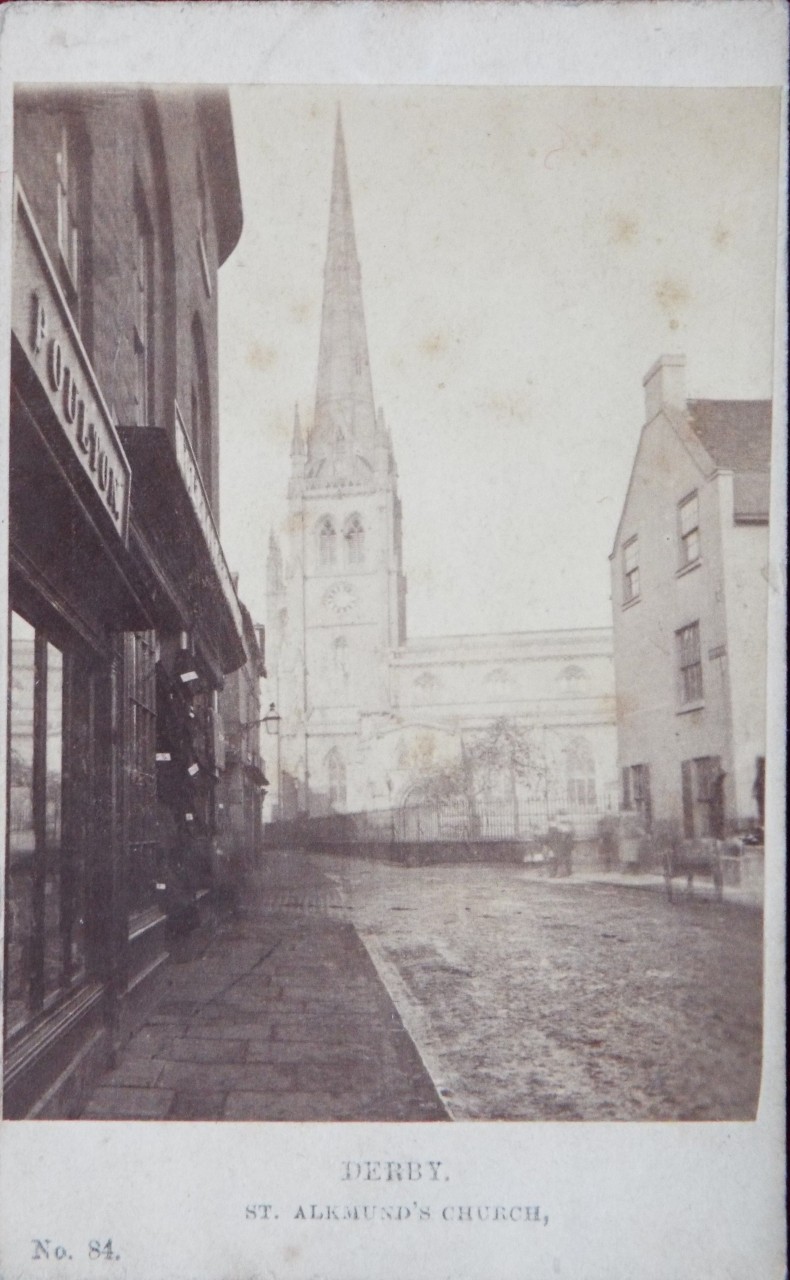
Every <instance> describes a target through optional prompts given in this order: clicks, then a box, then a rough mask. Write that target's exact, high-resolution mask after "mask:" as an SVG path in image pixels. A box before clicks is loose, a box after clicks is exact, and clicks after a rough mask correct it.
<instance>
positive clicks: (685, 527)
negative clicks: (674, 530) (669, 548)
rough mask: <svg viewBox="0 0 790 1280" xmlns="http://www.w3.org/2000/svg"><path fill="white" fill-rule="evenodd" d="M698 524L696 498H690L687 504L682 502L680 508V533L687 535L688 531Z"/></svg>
mask: <svg viewBox="0 0 790 1280" xmlns="http://www.w3.org/2000/svg"><path fill="white" fill-rule="evenodd" d="M698 524H699V516H698V514H697V499H696V496H695V497H693V498H690V499H689V501H688V502H684V503H683V506H682V507H681V508H680V532H681V533H682V534H684V535H685V534H687V533H688V532H689V530H691V529H696V527H697V525H698Z"/></svg>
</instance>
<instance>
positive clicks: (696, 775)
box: [680, 756, 725, 839]
mask: <svg viewBox="0 0 790 1280" xmlns="http://www.w3.org/2000/svg"><path fill="white" fill-rule="evenodd" d="M680 775H681V776H680V781H681V789H682V796H683V834H684V836H686V838H687V839H693V838H694V837H705V836H709V837H710V836H713V837H716V838H721V837H722V836H723V834H724V820H725V813H724V774H723V773H722V768H721V757H720V756H699V757H697V758H696V759H694V760H683V761H682V763H681V766H680Z"/></svg>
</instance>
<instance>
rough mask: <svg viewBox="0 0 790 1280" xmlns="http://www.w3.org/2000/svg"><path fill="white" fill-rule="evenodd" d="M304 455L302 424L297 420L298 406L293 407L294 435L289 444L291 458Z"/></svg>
mask: <svg viewBox="0 0 790 1280" xmlns="http://www.w3.org/2000/svg"><path fill="white" fill-rule="evenodd" d="M302 453H304V437H303V436H302V423H301V420H300V418H299V405H298V404H297V405H295V406H294V433H293V441H292V443H291V457H292V458H293V457H295V456H296V455H297V454H302Z"/></svg>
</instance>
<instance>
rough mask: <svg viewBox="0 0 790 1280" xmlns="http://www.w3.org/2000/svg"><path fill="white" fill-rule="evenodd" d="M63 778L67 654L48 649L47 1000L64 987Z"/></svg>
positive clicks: (46, 822) (45, 905)
mask: <svg viewBox="0 0 790 1280" xmlns="http://www.w3.org/2000/svg"><path fill="white" fill-rule="evenodd" d="M62 776H63V654H62V653H61V652H60V650H59V649H56V648H55V646H54V645H52V644H48V645H47V726H46V775H45V779H46V780H45V793H44V834H45V840H46V846H45V855H44V856H45V866H46V875H45V880H44V997H45V999H46V997H47V996H48V995H51V994H52V993H53V992H54V991H57V990H58V989H59V988H60V986H61V983H62V973H63V970H62V957H63V944H62V938H61V902H60V888H61V884H60V871H61V868H60V833H61V787H62Z"/></svg>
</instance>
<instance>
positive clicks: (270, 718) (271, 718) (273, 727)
mask: <svg viewBox="0 0 790 1280" xmlns="http://www.w3.org/2000/svg"><path fill="white" fill-rule="evenodd" d="M281 720H282V716H281V715H279V714H278V712H277V709H276V707H275V705H274V703H273V702H270V703H269V710H268V711H267V712H266V715H265V716H261V717H260V719H259V720H249V721H248V722H247V724H243V725H242V726H241V727H242V729H254V728H255V726H256V724H265V725H266V732H267V733H268V734H272V733H279V732H280V721H281Z"/></svg>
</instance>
